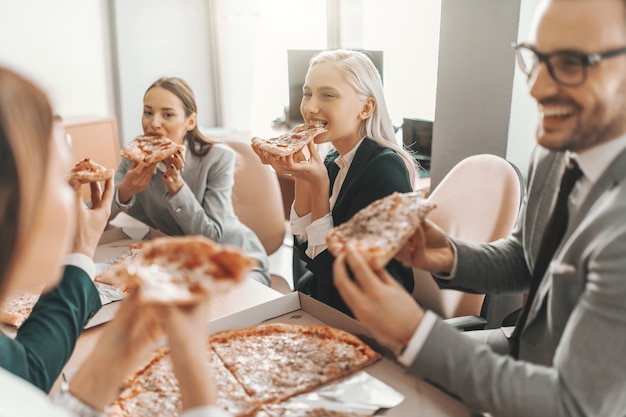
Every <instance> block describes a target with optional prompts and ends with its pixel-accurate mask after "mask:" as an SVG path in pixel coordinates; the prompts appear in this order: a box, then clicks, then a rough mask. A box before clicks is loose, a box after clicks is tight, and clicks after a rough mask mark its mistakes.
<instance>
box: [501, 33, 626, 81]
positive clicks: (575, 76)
mask: <svg viewBox="0 0 626 417" xmlns="http://www.w3.org/2000/svg"><path fill="white" fill-rule="evenodd" d="M513 48H514V49H515V56H516V57H517V62H518V64H519V67H520V69H521V70H522V72H523V73H524V74H526V75H527V76H530V75H531V74H532V73H533V72H534V71H535V69H537V66H538V65H539V64H541V63H542V62H543V63H544V64H546V67H547V68H548V72H549V73H550V76H551V77H552V79H553V80H554V81H556V82H557V83H559V84H562V85H566V86H570V87H575V86H577V85H581V84H582V83H584V82H585V80H586V79H587V68H588V67H590V66H592V65H595V64H597V63H598V62H600V61H602V60H603V59H606V58H611V57H614V56H618V55H622V54H626V47H625V48H619V49H613V50H611V51H606V52H602V53H599V54H584V53H582V52H578V51H568V50H563V51H555V52H552V53H549V54H542V53H541V52H538V51H536V50H535V49H534V48H533V47H532V46H530V45H528V44H524V43H520V44H517V45H513Z"/></svg>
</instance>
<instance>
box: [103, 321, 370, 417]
mask: <svg viewBox="0 0 626 417" xmlns="http://www.w3.org/2000/svg"><path fill="white" fill-rule="evenodd" d="M380 357H381V355H380V354H379V353H378V352H376V351H374V350H373V349H372V348H370V347H369V346H368V345H367V344H366V343H364V342H363V341H361V340H360V339H359V338H357V337H356V336H354V335H352V334H350V333H347V332H345V331H343V330H339V329H336V328H333V327H328V326H321V325H310V326H305V325H295V324H284V323H268V324H260V325H256V326H252V327H247V328H243V329H237V330H226V331H222V332H219V333H216V334H214V335H211V336H209V339H208V343H207V357H206V358H205V360H207V361H209V362H210V364H211V369H212V371H213V374H214V376H215V379H216V386H217V389H218V393H217V394H218V399H217V405H218V406H219V407H221V408H223V409H225V410H226V411H229V412H230V413H232V414H233V415H235V416H238V417H244V416H251V417H263V416H291V415H294V416H295V415H297V416H303V417H304V416H311V417H312V416H328V417H330V416H335V417H347V416H357V415H358V414H356V413H341V412H338V411H329V410H324V409H317V408H311V409H306V410H302V409H300V410H298V411H297V414H294V413H295V410H290V408H289V405H288V403H286V402H287V400H288V399H289V398H291V397H293V396H295V395H298V394H302V393H306V392H310V391H312V390H315V389H316V388H318V387H320V386H322V385H324V384H326V383H328V382H331V381H335V380H337V379H339V378H342V377H345V376H347V375H350V374H353V373H355V372H356V371H358V370H361V369H363V368H364V367H366V366H368V365H370V364H371V363H373V362H375V361H377V360H378V359H379V358H380ZM180 413H181V401H180V390H179V388H178V383H177V381H176V378H175V376H174V373H173V369H172V364H171V361H170V358H169V351H168V349H167V348H165V347H164V348H160V349H158V350H157V351H156V352H155V353H154V355H153V357H152V359H151V360H150V361H149V363H148V364H147V365H146V366H144V367H142V368H141V369H139V370H137V371H136V372H135V374H134V375H132V376H131V377H130V378H129V379H128V380H127V381H126V384H125V387H124V389H123V391H122V393H121V394H120V396H119V398H118V399H117V400H116V401H115V402H114V403H113V404H112V405H111V406H110V407H109V409H108V416H109V417H127V416H128V417H130V416H170V417H171V416H178V415H180Z"/></svg>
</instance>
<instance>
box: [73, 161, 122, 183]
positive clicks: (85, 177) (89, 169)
mask: <svg viewBox="0 0 626 417" xmlns="http://www.w3.org/2000/svg"><path fill="white" fill-rule="evenodd" d="M112 176H113V171H112V170H109V169H108V168H106V167H103V166H102V165H100V164H98V163H96V162H94V161H93V160H92V159H91V158H89V157H87V158H85V159H83V160H82V161H78V162H77V163H76V165H74V167H73V168H72V170H71V171H70V176H69V179H70V180H76V181H78V182H80V183H81V184H87V183H90V182H98V181H106V180H108V179H109V178H111V177H112Z"/></svg>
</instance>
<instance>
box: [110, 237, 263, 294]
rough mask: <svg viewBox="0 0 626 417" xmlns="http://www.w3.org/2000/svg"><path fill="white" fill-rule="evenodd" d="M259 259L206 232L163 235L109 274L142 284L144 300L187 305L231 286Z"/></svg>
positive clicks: (131, 282) (128, 281) (126, 281)
mask: <svg viewBox="0 0 626 417" xmlns="http://www.w3.org/2000/svg"><path fill="white" fill-rule="evenodd" d="M256 263H257V261H256V260H254V259H252V258H249V257H247V256H246V255H245V254H244V253H243V252H242V251H241V249H240V248H238V247H235V246H230V245H222V244H219V243H216V242H214V241H212V240H210V239H208V238H206V237H204V236H199V235H198V236H178V237H160V238H157V239H154V240H151V241H148V242H146V243H144V245H143V247H142V248H141V250H140V251H139V253H138V254H137V255H136V256H135V257H134V258H133V259H132V260H131V261H130V262H128V263H124V264H120V265H117V266H112V267H111V268H110V272H109V274H111V275H115V276H116V278H115V279H116V280H117V281H118V282H125V283H127V285H130V286H131V287H132V286H137V287H139V291H140V299H141V300H143V301H144V302H149V303H155V304H175V305H188V304H193V303H195V302H197V301H199V300H201V299H204V298H206V297H207V296H208V294H210V293H215V292H221V291H227V290H229V289H230V288H232V287H233V286H234V285H235V284H238V283H239V282H241V281H242V280H243V279H244V277H245V276H246V275H247V274H248V272H249V271H250V270H251V269H252V267H253V266H254V265H256Z"/></svg>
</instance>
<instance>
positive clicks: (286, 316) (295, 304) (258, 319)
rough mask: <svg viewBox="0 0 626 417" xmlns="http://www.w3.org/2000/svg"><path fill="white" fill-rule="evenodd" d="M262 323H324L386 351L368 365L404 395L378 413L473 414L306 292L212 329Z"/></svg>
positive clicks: (397, 416)
mask: <svg viewBox="0 0 626 417" xmlns="http://www.w3.org/2000/svg"><path fill="white" fill-rule="evenodd" d="M260 323H288V324H301V325H311V324H321V325H327V326H331V327H335V328H338V329H341V330H344V331H347V332H349V333H352V334H354V335H355V336H358V337H359V338H360V339H361V340H363V341H364V342H366V343H367V344H369V345H370V346H371V347H372V348H374V349H375V350H377V351H378V352H380V353H381V354H383V358H382V359H381V360H379V361H378V362H376V363H374V364H372V365H370V366H368V367H366V368H365V369H364V371H365V372H367V373H368V374H369V375H371V376H373V377H375V378H377V379H379V380H380V381H382V382H384V383H385V384H387V385H389V386H390V387H392V388H393V389H394V390H396V391H397V392H399V393H400V394H402V395H403V396H404V400H403V401H402V402H401V403H400V404H399V405H397V406H395V407H393V408H390V409H385V410H381V411H379V412H378V413H377V414H376V415H386V416H393V417H403V416H407V417H408V416H411V417H413V416H418V415H420V416H429V417H439V416H442V417H443V416H446V417H448V416H469V415H470V410H469V409H468V408H467V406H465V405H463V404H462V403H460V402H459V401H457V400H455V399H454V398H452V397H450V396H449V395H447V394H445V393H443V392H442V391H440V390H439V389H437V388H435V387H434V386H432V385H430V384H428V383H426V382H424V381H422V380H420V379H418V378H415V377H411V376H409V375H407V374H406V373H405V370H404V368H403V367H402V366H401V365H399V364H398V363H397V362H395V359H394V356H393V354H392V353H391V352H390V351H389V350H388V349H386V348H385V347H383V346H380V345H379V344H378V343H377V342H376V341H375V339H374V338H373V337H372V336H371V333H370V332H369V331H368V330H367V329H366V328H365V327H364V326H363V325H361V324H360V323H359V322H357V321H356V320H354V319H352V318H351V317H349V316H346V315H345V314H343V313H341V312H339V311H337V310H335V309H333V308H331V307H329V306H327V305H325V304H323V303H321V302H319V301H317V300H315V299H313V298H311V297H309V296H307V295H305V294H302V293H297V292H294V293H290V294H287V295H285V296H283V297H280V298H278V299H275V300H272V301H268V302H266V303H264V304H260V305H258V306H255V307H251V308H249V309H247V310H243V311H241V312H238V313H235V314H232V315H229V316H226V317H222V318H220V319H217V320H212V321H210V322H209V324H208V326H209V332H210V333H217V332H219V331H222V330H232V329H238V328H243V327H248V326H253V325H256V324H260Z"/></svg>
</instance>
